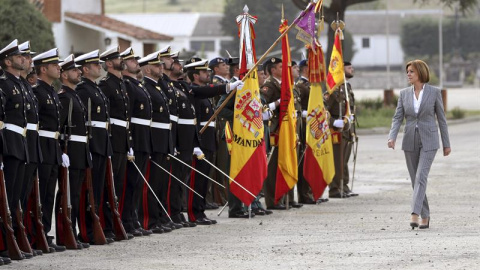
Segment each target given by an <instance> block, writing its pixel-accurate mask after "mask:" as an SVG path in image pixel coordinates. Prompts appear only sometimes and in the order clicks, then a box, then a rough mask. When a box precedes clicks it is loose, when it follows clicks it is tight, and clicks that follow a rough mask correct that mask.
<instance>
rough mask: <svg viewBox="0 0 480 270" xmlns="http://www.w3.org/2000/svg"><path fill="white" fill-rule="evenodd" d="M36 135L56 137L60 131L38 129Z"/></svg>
mask: <svg viewBox="0 0 480 270" xmlns="http://www.w3.org/2000/svg"><path fill="white" fill-rule="evenodd" d="M38 135H39V136H40V137H45V138H50V139H55V140H56V139H58V137H59V135H60V132H58V131H47V130H39V131H38Z"/></svg>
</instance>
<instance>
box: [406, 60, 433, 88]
mask: <svg viewBox="0 0 480 270" xmlns="http://www.w3.org/2000/svg"><path fill="white" fill-rule="evenodd" d="M409 66H412V68H413V70H415V72H417V74H418V80H420V82H422V83H428V82H429V81H430V70H429V68H428V65H427V63H425V62H424V61H422V60H418V59H416V60H413V61H410V62H408V63H407V65H406V66H405V70H406V71H408V67H409Z"/></svg>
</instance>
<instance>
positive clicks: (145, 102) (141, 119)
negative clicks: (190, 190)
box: [121, 47, 153, 236]
mask: <svg viewBox="0 0 480 270" xmlns="http://www.w3.org/2000/svg"><path fill="white" fill-rule="evenodd" d="M121 56H122V58H123V60H124V61H125V65H126V68H125V69H124V70H123V71H122V74H123V80H124V82H125V87H126V89H127V93H128V97H129V100H130V131H131V147H132V148H133V153H130V154H129V155H130V156H132V154H133V156H134V157H135V159H133V160H132V161H131V162H129V163H128V164H127V181H126V185H125V186H124V189H125V191H124V193H123V194H124V195H123V209H122V213H121V215H122V222H123V226H124V227H125V231H127V232H128V233H131V234H133V235H134V236H142V235H143V236H146V235H151V234H152V233H153V232H152V231H151V230H146V229H145V228H142V226H141V224H140V221H139V218H138V209H139V207H142V206H141V192H142V188H143V186H144V181H143V178H142V175H143V176H144V175H145V173H146V171H147V164H148V163H147V162H148V158H149V156H150V153H151V151H152V137H151V133H150V124H151V122H152V101H151V99H150V94H148V91H147V90H146V89H145V87H143V85H142V84H141V83H140V82H139V81H138V80H137V78H136V76H137V74H138V73H139V72H140V71H141V70H140V66H139V65H138V61H137V58H136V57H135V54H134V52H133V49H132V48H131V47H130V48H128V49H126V50H125V51H124V52H122V53H121ZM135 165H136V166H137V167H138V169H139V170H140V172H139V171H138V170H137V168H136V167H135ZM140 174H142V175H140Z"/></svg>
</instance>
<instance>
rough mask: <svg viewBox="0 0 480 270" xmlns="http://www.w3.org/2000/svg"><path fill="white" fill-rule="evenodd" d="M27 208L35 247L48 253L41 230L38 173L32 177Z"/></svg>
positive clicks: (41, 214)
mask: <svg viewBox="0 0 480 270" xmlns="http://www.w3.org/2000/svg"><path fill="white" fill-rule="evenodd" d="M27 209H28V212H29V214H30V216H31V219H32V222H33V224H34V225H33V226H34V227H35V233H33V232H32V233H31V235H32V242H33V243H34V244H35V247H36V248H37V249H40V250H41V251H42V252H44V253H50V249H49V246H48V242H47V238H46V237H45V231H44V230H43V223H42V216H43V213H42V204H41V202H40V187H39V183H38V174H37V175H36V176H35V178H34V179H33V189H32V192H31V193H30V198H29V200H28V206H27ZM57 230H58V229H57ZM57 239H58V238H57Z"/></svg>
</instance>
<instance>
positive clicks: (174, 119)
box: [170, 114, 178, 122]
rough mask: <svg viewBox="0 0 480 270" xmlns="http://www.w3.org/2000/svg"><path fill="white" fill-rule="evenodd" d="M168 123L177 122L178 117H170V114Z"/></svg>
mask: <svg viewBox="0 0 480 270" xmlns="http://www.w3.org/2000/svg"><path fill="white" fill-rule="evenodd" d="M170 121H172V122H178V116H175V115H171V114H170Z"/></svg>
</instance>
